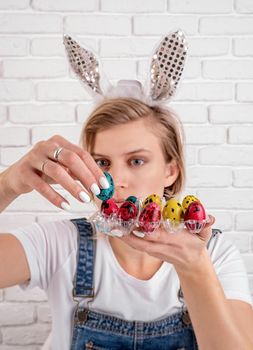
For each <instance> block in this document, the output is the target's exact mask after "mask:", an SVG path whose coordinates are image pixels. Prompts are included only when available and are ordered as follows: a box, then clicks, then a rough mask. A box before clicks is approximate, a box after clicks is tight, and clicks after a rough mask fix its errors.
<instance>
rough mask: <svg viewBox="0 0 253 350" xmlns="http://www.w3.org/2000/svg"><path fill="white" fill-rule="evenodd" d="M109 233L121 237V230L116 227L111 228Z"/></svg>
mask: <svg viewBox="0 0 253 350" xmlns="http://www.w3.org/2000/svg"><path fill="white" fill-rule="evenodd" d="M111 235H112V236H116V237H122V236H123V232H122V231H121V230H118V229H113V230H111Z"/></svg>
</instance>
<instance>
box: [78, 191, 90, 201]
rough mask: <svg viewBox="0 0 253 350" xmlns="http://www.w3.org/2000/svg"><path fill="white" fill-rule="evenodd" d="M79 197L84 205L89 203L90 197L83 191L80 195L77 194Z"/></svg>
mask: <svg viewBox="0 0 253 350" xmlns="http://www.w3.org/2000/svg"><path fill="white" fill-rule="evenodd" d="M79 197H80V198H81V200H82V201H83V202H85V203H89V202H90V197H89V196H88V195H87V193H86V192H84V191H81V192H80V193H79Z"/></svg>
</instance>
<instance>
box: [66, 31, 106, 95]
mask: <svg viewBox="0 0 253 350" xmlns="http://www.w3.org/2000/svg"><path fill="white" fill-rule="evenodd" d="M63 43H64V45H65V48H66V52H67V57H68V60H69V63H70V66H71V68H72V69H73V71H74V72H75V73H76V75H77V77H78V78H79V79H80V80H81V82H82V83H84V85H85V86H86V87H87V88H88V90H89V93H91V94H92V95H93V97H95V98H96V97H97V98H99V97H102V96H103V95H104V91H105V90H106V89H108V86H109V83H108V81H106V79H105V78H104V77H103V79H102V75H101V72H100V67H99V61H98V59H97V58H96V56H95V55H94V53H93V52H92V51H90V50H87V49H85V48H83V47H82V46H81V45H79V44H78V43H77V42H76V41H75V40H74V39H73V38H71V36H69V35H64V37H63ZM105 81H106V82H105ZM103 85H107V86H106V88H105V87H104V86H103Z"/></svg>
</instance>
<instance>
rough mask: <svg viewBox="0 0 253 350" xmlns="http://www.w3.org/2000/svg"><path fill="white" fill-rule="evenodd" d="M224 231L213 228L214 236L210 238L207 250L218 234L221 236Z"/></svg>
mask: <svg viewBox="0 0 253 350" xmlns="http://www.w3.org/2000/svg"><path fill="white" fill-rule="evenodd" d="M221 233H222V231H221V230H220V229H218V228H212V236H211V237H210V239H209V241H208V243H207V249H208V248H209V246H210V243H211V240H212V239H213V238H214V237H216V236H217V235H218V234H221Z"/></svg>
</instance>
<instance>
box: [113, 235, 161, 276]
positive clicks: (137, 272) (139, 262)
mask: <svg viewBox="0 0 253 350" xmlns="http://www.w3.org/2000/svg"><path fill="white" fill-rule="evenodd" d="M109 242H110V244H111V247H112V250H113V253H114V255H115V257H116V259H117V260H118V262H119V264H120V265H121V267H122V268H123V269H124V270H125V271H126V272H127V273H128V274H129V275H132V276H134V277H136V278H138V279H141V280H149V279H150V278H151V277H152V276H153V275H154V274H155V273H156V272H157V271H158V270H159V268H160V267H161V265H162V263H163V261H162V260H160V259H157V258H154V257H152V256H150V255H148V254H147V253H145V252H141V251H138V250H136V249H133V248H132V247H130V246H129V245H128V244H127V243H125V242H124V241H122V240H121V239H119V238H117V237H109Z"/></svg>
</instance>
